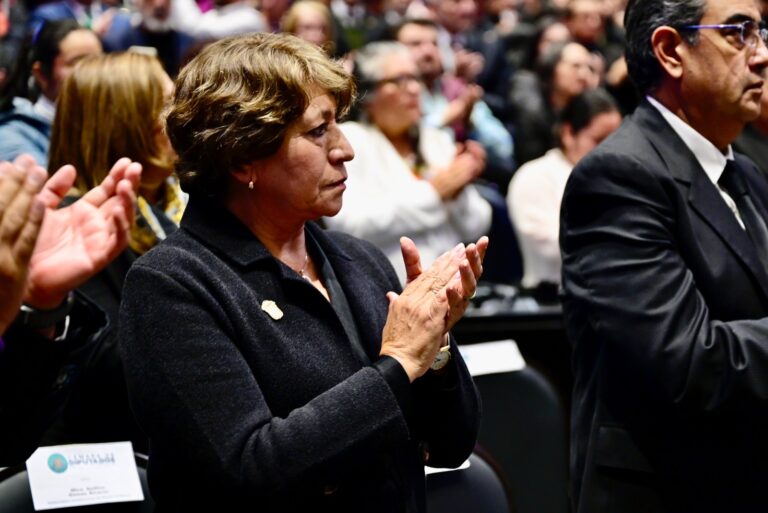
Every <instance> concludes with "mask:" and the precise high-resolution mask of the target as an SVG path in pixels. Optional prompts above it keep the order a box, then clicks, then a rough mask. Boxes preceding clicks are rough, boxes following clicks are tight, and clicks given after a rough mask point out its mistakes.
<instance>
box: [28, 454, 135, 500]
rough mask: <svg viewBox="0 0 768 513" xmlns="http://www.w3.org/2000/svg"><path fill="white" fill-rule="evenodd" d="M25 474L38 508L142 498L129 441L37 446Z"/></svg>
mask: <svg viewBox="0 0 768 513" xmlns="http://www.w3.org/2000/svg"><path fill="white" fill-rule="evenodd" d="M27 473H28V474H29V486H30V488H31V491H32V502H33V504H34V506H35V510H37V511H40V510H46V509H53V508H69V507H73V506H86V505H90V504H105V503H111V502H130V501H141V500H144V494H143V493H142V491H141V482H140V481H139V473H138V470H137V469H136V461H135V459H134V455H133V446H132V445H131V442H116V443H106V444H75V445H57V446H51V447H40V448H39V449H37V450H36V451H35V452H34V453H33V454H32V456H30V457H29V459H28V460H27Z"/></svg>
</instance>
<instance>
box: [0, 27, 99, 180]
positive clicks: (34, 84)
mask: <svg viewBox="0 0 768 513" xmlns="http://www.w3.org/2000/svg"><path fill="white" fill-rule="evenodd" d="M99 53H101V43H99V39H98V38H97V37H96V35H95V34H94V33H93V32H91V31H90V30H88V29H84V28H82V27H80V25H78V24H77V22H76V21H74V20H70V19H65V20H57V21H51V22H48V23H46V24H45V25H44V26H42V27H41V29H40V30H39V31H37V32H36V33H35V35H34V37H32V38H31V39H30V40H29V41H28V42H27V45H26V47H25V48H23V49H22V51H21V53H20V54H19V58H18V60H17V62H16V66H15V68H14V69H13V71H12V72H11V73H10V75H9V76H8V78H7V80H6V82H5V83H4V84H3V86H2V89H0V160H14V159H15V158H16V157H18V156H19V155H21V154H22V153H28V154H30V155H32V156H33V157H34V159H35V161H36V162H38V163H39V164H40V165H42V166H46V165H47V162H48V144H49V139H50V133H51V123H52V122H53V117H54V115H55V112H56V105H55V102H56V98H57V97H58V95H59V89H60V88H61V83H62V82H63V81H64V79H66V78H67V76H69V74H70V73H71V72H72V68H73V67H74V66H75V64H77V62H78V61H79V60H80V59H82V58H83V57H86V56H88V55H94V54H99Z"/></svg>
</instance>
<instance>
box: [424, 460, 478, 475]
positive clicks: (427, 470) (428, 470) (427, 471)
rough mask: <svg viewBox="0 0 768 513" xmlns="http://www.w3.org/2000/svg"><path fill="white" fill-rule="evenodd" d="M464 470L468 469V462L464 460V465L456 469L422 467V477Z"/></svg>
mask: <svg viewBox="0 0 768 513" xmlns="http://www.w3.org/2000/svg"><path fill="white" fill-rule="evenodd" d="M465 468H469V460H468V459H467V460H464V463H462V464H461V465H459V466H458V467H456V468H435V467H424V475H425V476H428V475H430V474H439V473H441V472H453V471H454V470H464V469H465Z"/></svg>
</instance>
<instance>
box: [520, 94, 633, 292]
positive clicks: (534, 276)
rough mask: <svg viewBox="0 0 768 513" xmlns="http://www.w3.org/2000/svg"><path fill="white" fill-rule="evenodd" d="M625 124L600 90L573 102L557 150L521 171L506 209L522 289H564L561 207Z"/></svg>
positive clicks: (562, 120)
mask: <svg viewBox="0 0 768 513" xmlns="http://www.w3.org/2000/svg"><path fill="white" fill-rule="evenodd" d="M619 124H621V115H620V114H619V110H618V107H617V105H616V102H615V101H614V100H613V98H612V97H611V96H610V95H609V94H608V93H607V92H605V91H604V90H602V89H594V90H590V91H585V92H583V93H581V94H579V95H577V96H575V97H574V98H573V99H572V100H571V101H570V102H569V103H568V105H567V106H566V107H565V108H564V109H563V110H562V112H561V114H560V119H559V124H558V127H559V130H558V132H559V145H558V147H556V148H553V149H551V150H549V151H547V153H545V154H544V155H543V156H542V157H539V158H537V159H534V160H531V161H530V162H527V163H526V164H524V165H523V166H521V167H520V169H518V170H517V172H516V173H515V176H514V177H513V178H512V182H511V184H510V186H509V193H508V194H507V204H508V207H509V212H510V215H511V218H512V223H513V224H514V227H515V231H516V232H517V240H518V242H519V244H520V249H521V251H522V253H523V271H524V272H523V280H522V285H523V287H525V288H528V289H535V288H536V287H540V286H542V285H545V286H546V285H547V284H551V285H559V283H560V268H561V262H560V246H559V243H558V237H559V232H560V202H561V200H562V198H563V192H564V191H565V184H566V181H567V180H568V177H569V176H570V174H571V170H572V169H573V167H574V166H575V165H576V163H577V162H578V161H579V160H581V158H582V157H584V155H586V154H587V153H589V152H590V151H592V149H594V148H595V147H596V146H597V145H598V144H600V142H601V141H602V140H603V139H605V138H606V137H608V135H610V134H611V132H613V131H614V130H615V129H616V128H618V126H619Z"/></svg>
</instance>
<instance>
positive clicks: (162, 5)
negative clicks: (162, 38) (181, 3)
mask: <svg viewBox="0 0 768 513" xmlns="http://www.w3.org/2000/svg"><path fill="white" fill-rule="evenodd" d="M171 2H172V0H136V7H137V8H138V9H139V12H140V13H141V19H142V24H143V26H144V28H146V29H147V30H149V31H150V32H168V31H169V30H171V29H172V28H173V27H172V25H171Z"/></svg>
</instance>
